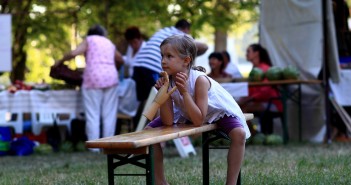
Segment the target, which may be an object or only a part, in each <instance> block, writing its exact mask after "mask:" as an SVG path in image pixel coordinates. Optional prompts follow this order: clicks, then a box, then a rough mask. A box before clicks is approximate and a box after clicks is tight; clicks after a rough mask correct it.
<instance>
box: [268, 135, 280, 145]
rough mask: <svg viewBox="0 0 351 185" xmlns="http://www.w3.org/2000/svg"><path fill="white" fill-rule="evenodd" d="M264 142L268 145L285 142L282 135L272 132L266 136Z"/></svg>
mask: <svg viewBox="0 0 351 185" xmlns="http://www.w3.org/2000/svg"><path fill="white" fill-rule="evenodd" d="M264 143H265V144H266V145H281V144H283V138H282V137H281V136H280V135H276V134H270V135H268V136H266V139H265V141H264Z"/></svg>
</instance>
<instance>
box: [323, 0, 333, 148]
mask: <svg viewBox="0 0 351 185" xmlns="http://www.w3.org/2000/svg"><path fill="white" fill-rule="evenodd" d="M321 1H322V16H323V37H324V39H323V41H324V44H323V53H324V57H323V68H322V69H323V86H324V101H325V124H326V142H327V143H328V144H329V143H331V126H330V115H331V109H330V101H329V91H330V86H329V80H328V79H329V76H330V74H329V66H328V57H329V54H328V44H329V43H328V18H327V0H321Z"/></svg>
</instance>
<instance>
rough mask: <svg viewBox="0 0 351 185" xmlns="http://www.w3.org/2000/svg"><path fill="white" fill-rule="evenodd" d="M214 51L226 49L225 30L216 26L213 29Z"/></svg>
mask: <svg viewBox="0 0 351 185" xmlns="http://www.w3.org/2000/svg"><path fill="white" fill-rule="evenodd" d="M214 50H215V51H219V52H220V51H224V50H227V31H222V30H219V29H218V28H216V31H215V49H214Z"/></svg>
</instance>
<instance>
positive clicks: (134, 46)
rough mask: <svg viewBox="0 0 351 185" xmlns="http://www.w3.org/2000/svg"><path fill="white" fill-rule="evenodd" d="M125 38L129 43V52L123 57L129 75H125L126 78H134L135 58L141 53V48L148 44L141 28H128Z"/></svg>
mask: <svg viewBox="0 0 351 185" xmlns="http://www.w3.org/2000/svg"><path fill="white" fill-rule="evenodd" d="M124 38H125V39H126V40H127V42H128V48H127V52H126V54H125V55H124V56H123V59H124V68H125V69H124V70H125V71H126V72H127V74H124V77H132V76H133V63H134V60H135V56H136V55H137V53H138V52H139V50H140V48H142V47H144V46H145V45H146V43H145V41H144V39H143V37H142V35H141V33H140V31H139V28H138V27H136V26H131V27H129V28H127V29H126V31H125V33H124Z"/></svg>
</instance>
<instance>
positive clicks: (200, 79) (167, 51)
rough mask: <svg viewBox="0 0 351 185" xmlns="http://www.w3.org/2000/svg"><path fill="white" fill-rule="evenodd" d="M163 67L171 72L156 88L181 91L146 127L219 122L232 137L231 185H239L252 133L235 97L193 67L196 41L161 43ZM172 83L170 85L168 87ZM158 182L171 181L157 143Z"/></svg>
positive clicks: (173, 39)
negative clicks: (247, 142)
mask: <svg viewBox="0 0 351 185" xmlns="http://www.w3.org/2000/svg"><path fill="white" fill-rule="evenodd" d="M160 47H161V55H162V69H163V70H164V71H165V72H167V73H168V75H169V83H168V78H167V77H162V78H160V79H159V80H158V81H157V82H156V84H155V87H156V88H157V89H160V88H161V87H163V88H165V86H166V88H168V91H171V89H172V88H174V87H177V90H176V91H174V93H172V94H171V96H170V98H168V99H167V100H166V101H165V102H164V103H163V104H162V105H161V107H160V117H158V118H156V119H155V120H153V121H152V122H150V123H149V124H148V125H147V127H146V129H148V128H150V127H151V128H155V127H159V126H162V125H172V124H177V123H191V124H193V125H194V126H201V125H202V124H204V123H205V124H208V123H215V124H218V127H219V128H220V129H221V130H222V131H224V132H225V133H226V134H228V136H229V137H230V138H231V144H230V148H229V152H228V158H227V159H228V161H227V163H228V170H227V184H236V182H237V178H238V174H239V171H240V166H241V163H242V161H243V158H244V152H245V139H246V138H248V137H249V136H250V132H249V129H248V127H247V125H246V121H245V117H244V115H243V113H242V111H241V109H240V108H239V106H238V104H237V103H236V102H235V100H234V99H233V97H232V96H231V95H230V94H229V93H228V92H227V91H225V90H224V89H223V88H222V87H221V85H220V84H218V83H217V82H216V81H214V80H213V79H211V78H210V77H208V76H207V75H206V73H205V70H204V68H202V67H193V65H194V61H195V57H196V52H197V49H196V45H195V43H194V40H193V39H192V38H190V37H189V36H186V35H174V36H171V37H168V38H167V39H165V40H164V41H163V42H162V43H161V46H160ZM168 85H169V87H168ZM154 158H155V160H154V162H155V180H156V184H168V183H167V181H166V179H165V176H164V170H163V152H162V148H161V146H160V145H159V144H157V145H155V146H154Z"/></svg>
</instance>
